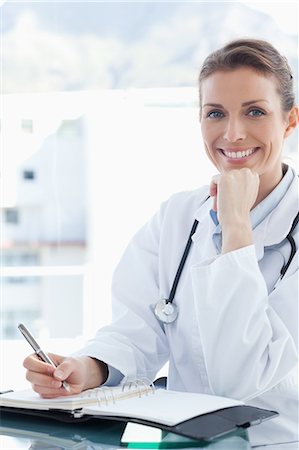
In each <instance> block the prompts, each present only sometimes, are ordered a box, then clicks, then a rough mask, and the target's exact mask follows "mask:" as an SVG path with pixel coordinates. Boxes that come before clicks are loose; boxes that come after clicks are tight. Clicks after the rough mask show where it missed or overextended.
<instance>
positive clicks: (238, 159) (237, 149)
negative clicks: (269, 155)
mask: <svg viewBox="0 0 299 450" xmlns="http://www.w3.org/2000/svg"><path fill="white" fill-rule="evenodd" d="M248 150H253V151H252V153H250V154H249V155H243V156H242V157H240V155H239V156H238V157H237V155H236V154H237V153H242V152H247V151H248ZM258 150H260V147H256V146H251V147H249V146H247V147H218V148H217V151H218V152H219V153H220V154H221V155H222V156H223V158H225V159H226V161H229V162H233V163H238V164H240V163H242V162H246V161H248V160H249V159H250V158H251V157H252V156H253V155H254V154H255V153H256V152H257V151H258ZM225 153H230V154H231V156H229V155H227V154H225ZM234 154H235V156H233V155H234Z"/></svg>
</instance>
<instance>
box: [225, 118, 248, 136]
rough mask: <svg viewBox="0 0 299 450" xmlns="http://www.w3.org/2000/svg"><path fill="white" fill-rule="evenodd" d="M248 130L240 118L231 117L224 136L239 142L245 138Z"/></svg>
mask: <svg viewBox="0 0 299 450" xmlns="http://www.w3.org/2000/svg"><path fill="white" fill-rule="evenodd" d="M245 137H246V131H245V128H244V124H243V123H242V121H241V119H240V118H236V117H229V118H228V120H227V122H226V128H225V130H224V135H223V138H224V139H225V140H226V141H229V142H237V141H241V140H243V139H245Z"/></svg>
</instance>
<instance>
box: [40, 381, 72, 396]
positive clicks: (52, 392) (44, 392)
mask: <svg viewBox="0 0 299 450" xmlns="http://www.w3.org/2000/svg"><path fill="white" fill-rule="evenodd" d="M32 389H33V390H34V391H35V392H36V393H37V394H39V395H40V396H41V397H43V398H56V397H66V396H67V395H69V394H68V392H67V391H66V390H65V389H64V388H63V387H60V388H59V389H55V388H50V387H46V386H40V385H38V384H35V385H33V386H32Z"/></svg>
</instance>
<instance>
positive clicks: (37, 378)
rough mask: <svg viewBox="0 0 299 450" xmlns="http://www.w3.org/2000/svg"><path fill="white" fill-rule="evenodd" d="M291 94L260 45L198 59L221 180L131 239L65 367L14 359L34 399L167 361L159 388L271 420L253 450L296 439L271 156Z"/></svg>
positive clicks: (279, 199) (289, 210) (287, 177)
mask: <svg viewBox="0 0 299 450" xmlns="http://www.w3.org/2000/svg"><path fill="white" fill-rule="evenodd" d="M232 54H234V58H233V59H232V57H231V56H232ZM249 54H250V58H248V55H249ZM228 55H229V58H228ZM271 65H272V66H271ZM269 67H274V69H273V70H272V69H271V70H272V71H271V70H270V69H269ZM278 67H280V68H281V67H283V69H284V72H283V71H281V70H280V71H279V72H278ZM283 73H284V75H286V76H287V83H285V84H283V83H282V81H281V80H282V78H281V77H282V75H283ZM285 80H286V78H285ZM286 86H287V90H286V89H285V87H286ZM291 88H292V77H291V73H290V71H289V68H288V65H287V63H286V61H285V59H284V58H283V57H282V56H281V55H280V54H279V53H278V52H277V51H276V50H275V48H273V47H272V45H271V44H269V43H268V42H265V41H258V40H255V39H247V40H244V39H243V40H237V41H233V42H232V43H231V44H229V45H227V46H225V47H224V48H222V49H220V50H219V51H218V52H216V53H213V54H211V55H210V56H208V58H207V60H206V61H205V62H204V65H203V69H202V72H201V75H200V99H201V112H200V114H201V129H202V137H203V141H204V145H205V149H206V152H207V155H208V157H209V158H210V160H211V161H212V163H213V164H214V166H215V167H216V169H217V170H218V175H216V176H215V177H213V178H212V180H211V183H210V187H207V186H203V187H201V188H199V189H196V190H194V191H190V192H181V193H178V194H175V195H173V196H171V197H170V199H169V200H168V201H167V202H165V203H163V204H162V206H161V208H160V209H159V211H158V212H157V214H155V215H154V217H153V218H152V219H151V220H150V221H149V222H148V223H147V224H146V225H145V226H144V227H142V228H141V230H140V231H139V232H138V233H137V234H136V235H135V236H134V237H133V239H132V241H131V242H130V244H129V245H128V247H127V249H126V251H125V252H124V255H123V257H122V259H121V261H120V263H119V264H118V266H117V268H116V270H115V273H114V278H113V283H112V301H113V322H112V324H111V325H109V326H106V327H105V328H102V329H100V330H99V331H98V333H97V334H96V336H95V338H94V339H93V340H91V341H90V342H89V343H88V344H87V345H86V346H85V347H84V348H83V349H81V350H79V351H78V352H76V353H75V354H74V355H73V356H72V357H64V356H61V355H51V358H53V361H55V363H56V364H57V366H58V367H57V368H53V367H50V366H48V365H47V364H45V363H43V362H41V361H39V360H38V359H37V358H36V357H35V356H34V355H31V356H28V357H27V358H26V359H25V361H24V366H25V367H26V369H27V379H28V380H29V381H30V382H31V383H32V386H33V389H34V390H35V391H36V392H38V393H39V394H40V395H42V396H46V397H57V396H59V395H69V392H66V391H65V390H64V389H63V387H62V382H63V381H67V382H68V384H69V386H70V393H73V394H74V393H79V392H80V391H82V390H84V389H88V388H92V387H96V386H99V385H101V384H106V385H108V386H109V385H114V384H118V383H119V382H121V381H122V379H123V378H125V377H129V378H131V377H132V378H138V377H146V378H148V379H151V380H152V379H154V378H155V375H156V373H157V372H158V371H159V370H160V369H161V367H163V365H164V364H165V363H166V362H169V372H168V384H167V387H169V388H170V389H173V390H178V391H189V392H200V393H206V394H212V395H220V396H226V397H232V398H235V399H242V400H244V401H246V402H247V403H248V404H252V405H255V406H257V407H261V408H269V409H271V410H277V411H278V412H279V414H280V415H279V417H278V418H276V419H275V420H273V421H268V422H265V423H263V424H260V425H259V426H258V427H253V429H252V430H250V431H249V434H250V441H251V444H252V445H265V444H270V443H287V442H294V441H295V442H296V441H298V376H297V364H298V351H297V344H298V339H297V337H298V322H297V317H298V278H297V277H298V253H296V245H297V248H298V226H297V224H298V200H299V198H298V177H297V176H296V173H295V171H294V170H293V169H292V168H291V167H288V166H287V165H285V164H283V163H282V156H281V155H282V146H283V143H284V141H285V139H286V138H287V137H288V136H289V135H290V134H291V132H292V131H293V130H294V129H295V127H296V125H297V123H298V108H297V106H295V103H294V96H293V95H291V94H290V93H291ZM287 93H288V94H287ZM154 184H155V180H153V185H154ZM192 224H193V225H192ZM190 229H191V233H190ZM188 234H189V239H188V244H187V246H186V247H185V245H186V244H185V243H186V240H187V236H188ZM184 248H185V250H184ZM182 254H183V257H182ZM290 255H291V257H290ZM187 256H188V257H187ZM295 256H296V257H295ZM180 261H181V262H180ZM287 261H290V262H287ZM178 267H179V269H177V268H178ZM178 274H179V275H178ZM178 279H179V280H180V281H179V283H176V281H177V280H178ZM173 280H174V281H173ZM171 286H173V287H172V288H171ZM158 306H159V307H161V310H160V309H159V311H158V312H159V314H157V315H156V314H155V310H156V308H157V307H158ZM176 308H177V311H178V314H175V315H172V311H173V310H175V309H176ZM169 316H171V320H169V321H168V320H165V318H166V319H167V317H169ZM53 378H54V379H55V380H56V381H55V380H53ZM57 381H58V382H59V383H58V384H57ZM53 382H54V383H53Z"/></svg>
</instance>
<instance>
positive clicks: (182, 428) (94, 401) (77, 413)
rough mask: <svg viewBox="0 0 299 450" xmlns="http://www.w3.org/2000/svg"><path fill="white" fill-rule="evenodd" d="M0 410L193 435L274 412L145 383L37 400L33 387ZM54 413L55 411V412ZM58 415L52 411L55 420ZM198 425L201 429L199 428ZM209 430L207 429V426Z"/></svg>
mask: <svg viewBox="0 0 299 450" xmlns="http://www.w3.org/2000/svg"><path fill="white" fill-rule="evenodd" d="M0 407H1V410H8V409H9V410H10V411H12V410H13V409H14V408H17V409H18V412H20V411H22V410H23V411H27V413H28V410H30V411H40V413H42V412H43V411H52V412H54V413H55V412H58V413H59V411H63V412H67V413H68V414H70V415H71V416H72V418H73V419H74V420H76V419H82V418H85V419H88V418H99V419H100V418H103V419H116V420H125V421H133V422H137V423H142V424H147V425H153V426H157V427H159V428H163V429H165V430H168V431H172V432H175V433H179V434H182V435H185V436H187V437H190V438H194V439H206V438H209V437H214V436H218V435H219V434H223V433H226V432H228V431H232V430H233V429H235V428H236V427H239V426H250V425H251V424H253V423H259V422H261V421H262V420H266V419H269V418H271V417H272V416H275V415H276V414H277V413H275V412H273V411H267V410H263V409H259V408H254V407H251V406H246V405H244V403H243V402H241V401H238V400H233V399H229V398H226V397H218V396H214V395H205V394H194V393H189V392H176V391H170V390H164V389H155V388H154V387H153V386H152V385H147V384H146V383H145V382H144V381H136V382H130V383H125V384H122V385H120V386H117V387H113V388H110V387H101V388H96V389H92V390H88V391H85V392H83V393H81V394H80V395H74V396H67V397H59V398H57V399H42V398H41V397H39V396H38V394H36V393H34V392H33V391H32V390H26V391H19V392H11V393H7V394H3V395H1V396H0ZM54 417H55V414H54ZM59 417H60V418H61V416H59V414H57V418H59ZM199 421H200V422H201V423H202V430H200V428H198V426H199V425H200V423H199ZM209 429H210V431H209V432H208V430H209Z"/></svg>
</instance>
